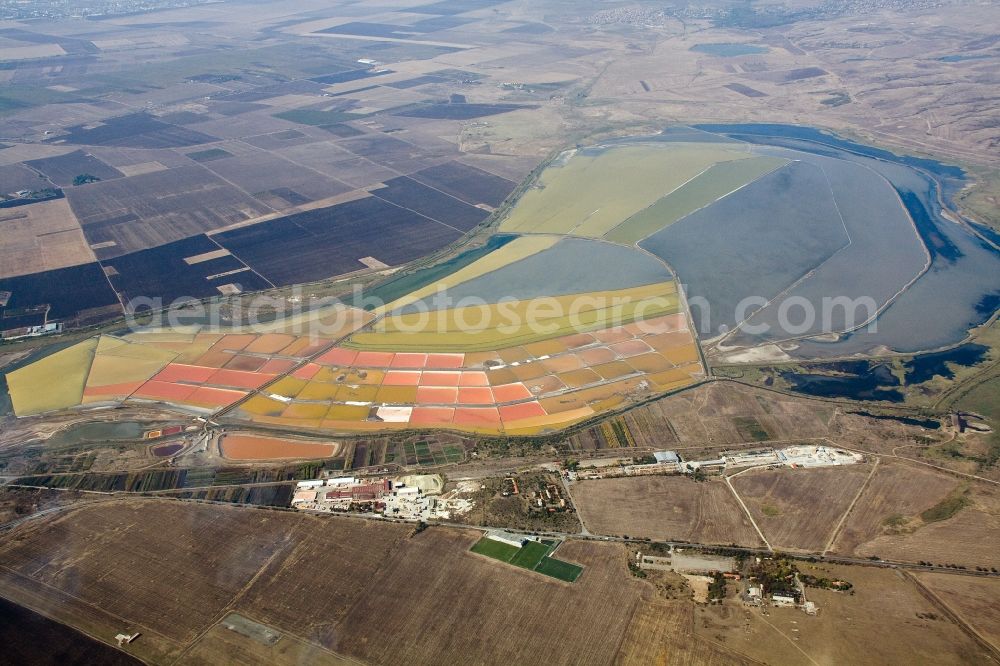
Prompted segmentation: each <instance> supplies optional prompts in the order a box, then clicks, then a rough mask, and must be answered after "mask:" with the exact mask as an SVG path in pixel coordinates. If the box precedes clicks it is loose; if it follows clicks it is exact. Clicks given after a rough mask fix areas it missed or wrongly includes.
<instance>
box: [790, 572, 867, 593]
mask: <svg viewBox="0 0 1000 666" xmlns="http://www.w3.org/2000/svg"><path fill="white" fill-rule="evenodd" d="M799 581H801V583H802V584H803V585H805V586H807V587H818V588H821V589H824V590H839V591H840V592H848V591H850V590H851V589H853V588H854V585H852V584H851V583H849V582H847V581H846V580H831V579H829V578H826V577H824V576H813V575H812V574H804V573H800V574H799Z"/></svg>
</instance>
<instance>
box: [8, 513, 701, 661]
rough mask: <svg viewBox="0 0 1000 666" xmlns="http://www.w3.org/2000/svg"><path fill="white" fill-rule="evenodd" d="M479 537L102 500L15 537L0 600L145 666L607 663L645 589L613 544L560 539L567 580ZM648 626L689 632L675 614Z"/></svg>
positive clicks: (341, 520) (442, 530)
mask: <svg viewBox="0 0 1000 666" xmlns="http://www.w3.org/2000/svg"><path fill="white" fill-rule="evenodd" d="M480 536H481V533H480V532H478V531H474V530H466V529H459V528H447V527H433V528H431V529H428V530H425V531H423V532H421V533H419V534H415V535H414V534H413V528H412V526H410V525H402V524H392V523H383V522H373V521H365V520H358V519H352V518H338V517H318V516H308V515H301V514H291V513H285V512H274V511H263V510H258V509H238V508H235V507H223V506H218V505H204V504H194V503H186V502H173V501H170V502H168V501H161V500H128V501H109V502H104V503H101V504H95V505H92V506H89V507H85V508H81V509H77V510H73V511H69V512H67V513H65V514H61V515H60V516H58V517H55V518H53V519H50V520H47V521H39V523H38V524H35V525H33V526H31V527H26V528H22V529H21V530H20V531H18V532H16V533H15V534H14V535H13V536H12V538H11V539H10V540H9V541H8V542H7V543H6V544H5V546H4V547H3V549H2V550H0V585H2V590H3V596H5V597H8V598H10V599H11V600H13V601H15V602H18V603H22V604H24V605H26V606H28V607H30V608H32V609H35V610H37V611H40V612H43V613H45V614H46V615H49V616H51V617H53V618H54V619H57V620H59V621H61V622H64V623H66V624H69V625H71V626H74V627H77V628H80V629H82V630H84V631H86V632H87V633H88V634H90V635H92V636H94V637H96V638H98V639H100V640H103V641H105V642H108V641H112V639H113V636H114V635H115V634H116V633H118V632H120V631H123V630H129V631H139V632H141V634H142V636H141V639H140V640H137V641H136V642H135V643H133V644H132V645H131V646H130V647H129V652H131V653H133V654H135V655H136V656H138V657H140V658H142V659H143V660H145V661H147V662H149V663H157V664H158V663H173V662H174V661H175V660H177V659H178V658H180V660H181V661H182V662H184V663H217V662H218V661H219V660H221V659H224V658H227V659H228V658H230V657H234V658H238V659H240V660H245V662H246V663H255V662H259V661H267V662H268V663H279V664H280V663H301V660H306V661H309V662H311V663H321V662H328V663H338V662H339V660H341V659H342V658H347V659H359V660H362V661H364V662H368V663H396V662H398V660H399V659H400V658H401V657H403V658H405V659H408V660H409V661H411V662H412V663H432V662H435V663H442V662H456V663H457V662H463V663H510V662H512V661H528V662H534V661H544V662H546V663H563V664H576V663H605V664H609V663H612V662H613V661H614V660H615V659H616V655H617V654H618V652H619V650H620V649H622V641H623V639H624V637H625V636H626V632H627V631H628V626H629V623H630V622H631V621H632V620H631V618H632V617H633V610H634V609H635V608H636V605H637V604H638V603H640V601H641V600H642V599H643V598H646V597H649V596H650V595H651V594H652V589H651V586H650V585H649V584H648V583H645V582H642V581H640V580H638V579H635V578H632V577H631V576H630V575H629V573H628V569H627V567H626V558H627V552H626V550H625V549H624V547H622V546H620V545H618V544H604V543H592V542H567V543H565V544H563V545H562V546H561V547H560V548H559V550H558V556H559V558H561V559H563V560H566V561H570V562H574V563H578V564H580V565H583V566H584V567H585V569H584V573H583V575H582V576H581V577H580V578H579V579H578V580H577V581H576V582H575V583H572V584H570V583H564V582H561V581H557V580H555V579H552V578H548V577H545V576H542V575H540V574H537V573H534V572H530V571H526V570H522V569H519V568H517V567H513V566H510V565H506V564H503V563H500V562H495V561H493V560H489V559H487V558H485V557H482V556H479V555H476V554H474V553H471V552H469V548H470V547H471V545H472V544H473V543H475V542H476V541H477V540H478V539H479V538H480ZM567 609H573V613H574V616H573V619H572V621H569V620H568V619H567V617H566V612H567ZM232 612H236V613H239V614H240V615H243V616H244V617H246V618H249V619H251V620H253V621H255V622H259V623H263V624H265V625H266V626H267V627H269V628H270V629H271V630H273V631H274V632H276V633H279V634H282V637H281V638H280V639H278V640H277V641H276V642H274V643H273V644H271V645H267V644H263V643H260V642H255V641H253V640H250V639H246V638H244V637H242V636H239V635H234V634H233V632H231V631H229V630H227V629H224V626H223V624H221V623H222V622H223V621H224V620H225V618H228V617H230V613H232ZM647 619H649V618H647ZM657 621H658V623H660V625H663V624H664V623H666V624H672V623H674V622H675V621H678V622H680V621H684V622H687V625H686V626H688V627H690V619H689V616H688V619H686V620H685V619H684V613H683V612H681V611H678V613H676V614H674V615H666V616H663V617H661V618H659V619H658V620H657ZM386 627H392V628H393V630H392V631H391V632H387V631H386ZM484 627H496V628H503V630H499V629H498V630H496V631H483V628H484ZM662 629H663V627H661V630H662ZM636 631H637V630H636V629H633V630H631V632H630V634H629V635H635V634H636ZM666 633H669V634H671V635H673V634H676V633H677V632H676V631H672V630H669V628H668V630H667V631H666ZM653 640H654V641H658V640H660V638H659V634H658V635H657V636H656V637H654V638H653ZM647 642H648V639H647ZM644 649H645V648H644ZM649 649H655V646H654V647H650V648H649ZM692 649H694V648H693V647H692Z"/></svg>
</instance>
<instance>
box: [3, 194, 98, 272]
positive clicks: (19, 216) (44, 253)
mask: <svg viewBox="0 0 1000 666" xmlns="http://www.w3.org/2000/svg"><path fill="white" fill-rule="evenodd" d="M0 189H2V188H0ZM0 227H2V228H3V242H2V243H0V278H6V277H12V276H15V275H26V274H28V273H39V272H41V271H49V270H54V269H56V268H65V267H67V266H77V265H79V264H85V263H89V262H91V261H94V253H93V251H92V250H91V249H90V246H89V245H88V244H87V239H86V238H84V237H83V230H82V229H81V228H80V223H79V221H77V219H76V215H74V214H73V211H72V210H71V209H70V207H69V204H68V203H67V202H66V199H54V200H52V201H43V202H41V203H36V204H32V205H30V206H20V207H17V208H6V209H0Z"/></svg>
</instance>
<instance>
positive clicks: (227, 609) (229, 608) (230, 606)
mask: <svg viewBox="0 0 1000 666" xmlns="http://www.w3.org/2000/svg"><path fill="white" fill-rule="evenodd" d="M290 544H291V535H286V536H285V543H283V544H282V545H281V547H280V548H278V549H277V550H275V551H274V552H273V553H271V555H270V556H269V557H268V558H267V560H265V561H264V563H263V564H262V565H260V568H259V569H257V571H256V573H254V575H253V576H251V577H250V580H248V581H247V582H246V583H244V584H243V587H241V588H240V589H239V590H237V591H236V594H234V595H233V597H232V598H231V599H230V600H229V601H228V602H227V603H226V605H225V606H224V607H223V608H222V610H220V611H219V614H218V615H217V616H216V618H215V620H214V621H213V622H210V623H209V624H208V625H207V626H206V627H205V628H204V629H203V630H202V631H200V632H198V633H197V634H195V636H194V638H192V639H191V640H189V641H188V642H187V643H186V644H185V646H184V649H183V650H181V652H180V654H178V655H177V657H176V658H175V659H174V660H173V661H172V662H170V663H171V664H176V663H179V662H180V661H181V659H183V658H184V657H185V656H187V654H188V653H189V652H190V651H191V648H193V647H194V646H195V645H197V644H198V642H199V641H200V640H201V639H203V638H204V637H205V635H206V634H207V633H208V632H210V631H211V630H212V629H213V628H214V627H215V626H216V625H217V624H219V623H220V622H222V621H223V620H224V619H225V618H226V616H227V615H229V614H230V613H232V612H235V605H236V604H237V603H238V602H239V601H240V600H241V599H242V598H243V595H245V594H246V593H247V592H248V591H250V588H252V587H253V586H254V583H256V582H257V580H258V579H259V578H260V577H261V576H262V575H263V574H264V572H265V571H266V570H267V569H268V568H269V567H270V566H271V564H272V563H273V562H274V560H275V558H277V557H278V556H279V555H282V554H284V553H285V551H286V550H287V549H288V547H289V545H290ZM293 550H294V548H293Z"/></svg>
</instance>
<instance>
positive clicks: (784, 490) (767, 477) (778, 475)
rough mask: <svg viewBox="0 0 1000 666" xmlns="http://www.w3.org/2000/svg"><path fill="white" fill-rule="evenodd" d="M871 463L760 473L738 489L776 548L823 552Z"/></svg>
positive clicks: (736, 483) (737, 482) (742, 480)
mask: <svg viewBox="0 0 1000 666" xmlns="http://www.w3.org/2000/svg"><path fill="white" fill-rule="evenodd" d="M870 471H871V465H867V464H865V465H848V466H844V467H827V468H819V469H775V470H759V471H758V470H754V471H750V472H747V473H745V474H741V475H740V476H738V477H736V478H735V479H732V484H733V487H735V488H736V491H737V492H738V493H739V494H740V497H741V498H742V499H743V501H744V502H745V503H746V505H747V507H749V509H750V513H751V514H752V515H753V518H754V520H755V521H756V522H757V525H758V526H759V527H760V529H761V531H763V532H764V536H765V537H767V540H768V541H769V542H770V543H771V546H773V547H774V548H780V549H783V550H803V551H809V552H821V551H822V550H823V549H824V547H825V546H826V544H827V541H828V540H829V538H830V537H831V536H832V535H833V530H834V529H835V528H836V526H837V521H839V520H840V517H841V516H842V515H843V514H844V512H845V511H846V510H847V508H848V507H849V506H850V504H851V501H852V500H853V499H854V497H855V495H856V494H857V492H858V490H859V489H860V488H861V486H862V485H863V484H864V481H865V478H867V476H868V474H869V472H870Z"/></svg>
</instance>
